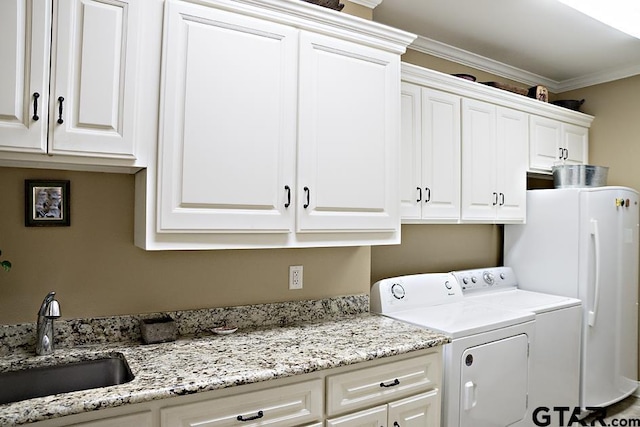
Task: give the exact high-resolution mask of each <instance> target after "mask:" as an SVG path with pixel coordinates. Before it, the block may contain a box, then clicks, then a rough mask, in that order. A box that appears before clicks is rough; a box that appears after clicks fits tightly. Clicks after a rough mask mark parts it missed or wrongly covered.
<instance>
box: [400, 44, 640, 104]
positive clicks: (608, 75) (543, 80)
mask: <svg viewBox="0 0 640 427" xmlns="http://www.w3.org/2000/svg"><path fill="white" fill-rule="evenodd" d="M409 48H410V49H413V50H416V51H418V52H421V53H425V54H428V55H433V56H436V57H438V58H442V59H446V60H448V61H452V62H456V63H458V64H462V65H466V66H468V67H472V68H475V69H478V70H481V71H486V72H488V73H491V74H495V75H497V76H501V77H504V78H507V79H510V80H515V81H518V82H522V83H524V84H526V85H529V86H535V85H543V86H546V87H547V88H548V89H549V90H550V91H551V92H554V93H561V92H566V91H569V90H574V89H580V88H583V87H587V86H593V85H596V84H601V83H607V82H610V81H614V80H618V79H622V78H626V77H631V76H635V75H638V74H640V64H639V65H634V66H630V67H627V68H623V69H610V70H605V71H603V72H600V73H594V74H590V75H585V76H582V77H578V78H574V79H568V80H563V81H557V80H552V79H549V78H547V77H543V76H540V75H537V74H534V73H530V72H528V71H525V70H522V69H520V68H516V67H512V66H510V65H507V64H504V63H502V62H498V61H494V60H493V59H490V58H487V57H484V56H480V55H477V54H475V53H473V52H469V51H466V50H463V49H459V48H457V47H454V46H450V45H447V44H444V43H441V42H439V41H436V40H433V39H429V38H426V37H422V36H418V38H417V39H416V40H415V41H414V42H413V43H412V44H411V46H409Z"/></svg>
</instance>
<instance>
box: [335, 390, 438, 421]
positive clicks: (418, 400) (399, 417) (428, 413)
mask: <svg viewBox="0 0 640 427" xmlns="http://www.w3.org/2000/svg"><path fill="white" fill-rule="evenodd" d="M386 426H389V427H398V426H400V427H439V426H440V394H439V390H438V389H435V390H431V391H430V392H427V393H422V394H419V395H416V396H411V397H408V398H406V399H402V400H398V401H395V402H392V403H389V404H387V405H382V406H376V407H374V408H371V409H365V410H363V411H359V412H356V413H353V414H349V415H345V416H342V417H338V418H332V419H329V420H327V427H386Z"/></svg>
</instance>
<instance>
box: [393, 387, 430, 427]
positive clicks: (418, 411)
mask: <svg viewBox="0 0 640 427" xmlns="http://www.w3.org/2000/svg"><path fill="white" fill-rule="evenodd" d="M388 420H389V422H388V425H390V426H396V425H400V426H402V427H437V426H439V425H440V390H438V389H435V390H432V391H430V392H428V393H423V394H419V395H417V396H411V397H408V398H406V399H402V400H398V401H395V402H392V403H390V404H389V415H388Z"/></svg>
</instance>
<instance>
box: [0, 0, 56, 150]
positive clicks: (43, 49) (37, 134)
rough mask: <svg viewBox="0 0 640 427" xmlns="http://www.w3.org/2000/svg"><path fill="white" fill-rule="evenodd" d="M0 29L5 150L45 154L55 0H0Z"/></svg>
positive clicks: (1, 141) (0, 129)
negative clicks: (52, 4)
mask: <svg viewBox="0 0 640 427" xmlns="http://www.w3.org/2000/svg"><path fill="white" fill-rule="evenodd" d="M0 34H1V35H2V43H0V58H2V62H1V63H0V94H2V96H0V150H8V151H19V152H27V153H44V152H46V149H47V146H46V144H47V102H48V99H49V52H50V37H51V1H50V0H38V1H34V0H3V1H0ZM35 108H37V115H36V114H34V113H36V111H34V109H35ZM34 116H35V117H34Z"/></svg>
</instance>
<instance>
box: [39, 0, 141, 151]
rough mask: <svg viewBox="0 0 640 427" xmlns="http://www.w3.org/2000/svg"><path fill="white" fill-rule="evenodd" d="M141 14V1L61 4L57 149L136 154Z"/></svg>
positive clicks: (54, 112)
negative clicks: (139, 20) (139, 4)
mask: <svg viewBox="0 0 640 427" xmlns="http://www.w3.org/2000/svg"><path fill="white" fill-rule="evenodd" d="M137 17H138V8H137V3H136V2H129V1H109V2H106V1H98V0H60V1H59V2H58V4H57V9H56V11H55V21H54V22H55V24H54V34H56V36H55V40H56V44H55V46H54V48H55V49H54V50H55V58H54V61H52V64H53V65H54V66H55V68H54V69H55V72H54V76H53V80H52V91H51V93H52V96H53V97H54V98H53V99H52V102H50V108H51V109H50V115H51V119H50V122H49V127H50V131H49V134H50V136H51V138H50V140H51V142H50V147H49V151H50V152H51V153H58V154H69V155H82V154H85V155H86V153H91V154H92V155H96V156H107V157H121V158H135V135H134V133H133V126H134V122H135V117H134V114H133V111H134V108H135V81H134V79H135V77H136V75H135V73H136V68H137V61H138V59H137V58H138V53H137V37H138V35H137V30H136V28H137V27H138V25H136V22H137ZM60 97H62V98H64V101H62V114H60V104H61V102H60V101H59V98H60ZM59 118H62V119H63V123H59V120H58V119H59Z"/></svg>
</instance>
